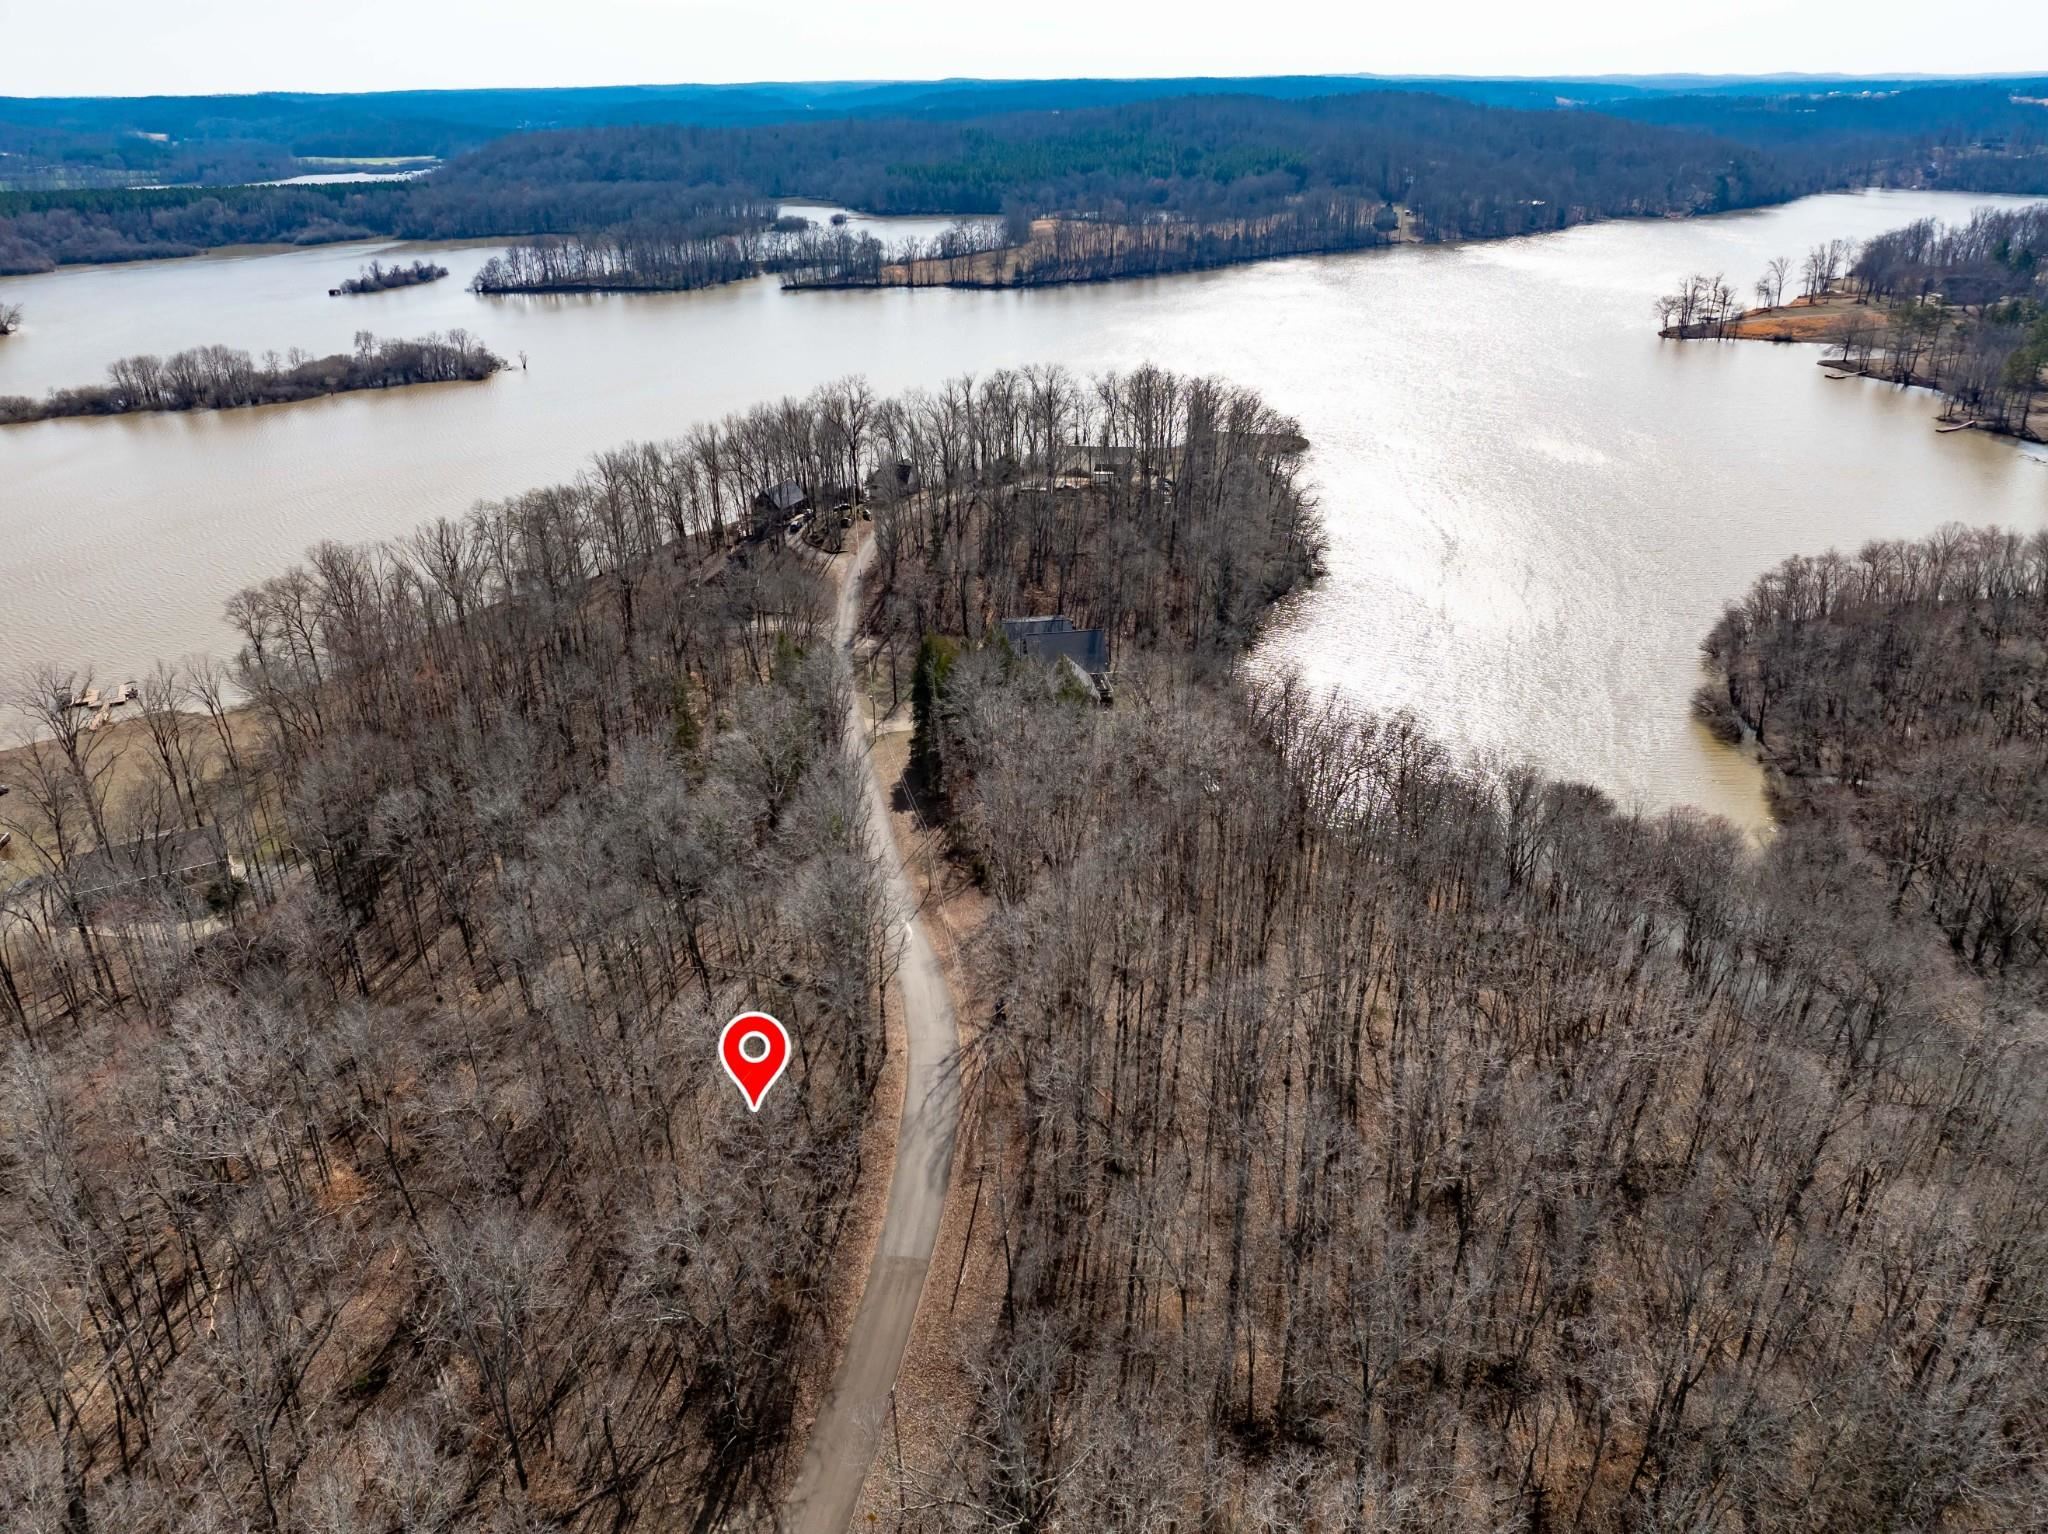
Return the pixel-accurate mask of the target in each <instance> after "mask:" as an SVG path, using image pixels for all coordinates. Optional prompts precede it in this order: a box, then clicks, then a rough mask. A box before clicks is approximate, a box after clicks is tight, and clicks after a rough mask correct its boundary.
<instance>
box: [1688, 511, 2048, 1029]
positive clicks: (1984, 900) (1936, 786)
mask: <svg viewBox="0 0 2048 1534" xmlns="http://www.w3.org/2000/svg"><path fill="white" fill-rule="evenodd" d="M2044 643H2048V535H2043V534H2040V533H2036V534H2033V535H2031V536H2022V535H2020V534H2018V533H2013V532H2007V531H2003V530H2000V529H1995V528H1983V529H1978V530H1970V529H1965V528H1962V527H1951V528H1948V529H1946V530H1944V531H1943V532H1941V533H1938V534H1936V535H1935V536H1934V537H1932V538H1929V539H1926V540H1923V541H1920V542H1913V543H1896V542H1888V543H1873V544H1871V545H1869V546H1867V547H1866V548H1864V549H1862V550H1861V551H1860V552H1859V553H1857V554H1856V555H1855V556H1853V557H1850V556H1845V555H1842V554H1837V553H1829V554H1825V555H1822V556H1820V557H1818V558H1813V559H1807V558H1799V559H1791V560H1787V561H1786V562H1785V563H1784V564H1782V565H1780V566H1779V567H1778V568H1777V569H1775V570H1773V571H1771V572H1770V573H1769V574H1768V575H1766V576H1765V577H1764V578H1763V579H1762V580H1760V581H1759V582H1757V584H1756V586H1755V587H1754V588H1753V589H1752V590H1751V592H1750V593H1749V595H1748V596H1747V597H1746V598H1745V599H1744V600H1743V601H1742V602H1741V603H1739V604H1737V605H1734V606H1731V607H1730V608H1729V609H1728V611H1727V613H1726V615H1725V616H1724V617H1723V618H1722V620H1721V622H1720V623H1719V624H1718V625H1717V626H1716V627H1715V629H1714V632H1713V634H1712V635H1711V636H1710V637H1709V639H1708V641H1707V650H1708V654H1709V655H1710V657H1711V658H1712V659H1713V661H1714V663H1715V664H1716V666H1717V667H1718V668H1719V669H1720V670H1721V672H1722V674H1723V676H1724V677H1725V678H1726V683H1725V686H1724V687H1723V688H1721V689H1720V691H1719V692H1718V693H1716V694H1714V695H1713V696H1711V697H1710V698H1709V700H1708V701H1709V703H1710V705H1711V706H1713V707H1716V708H1719V709H1723V710H1727V711H1729V712H1731V713H1732V714H1733V715H1734V716H1736V717H1737V718H1738V719H1739V720H1740V722H1741V723H1742V724H1744V725H1746V726H1747V727H1748V728H1749V729H1751V730H1753V731H1754V732H1755V733H1756V735H1757V736H1758V738H1759V739H1760V740H1761V742H1762V745H1763V749H1764V751H1765V753H1766V756H1767V757H1768V759H1769V760H1770V761H1771V762H1772V763H1773V764H1774V765H1775V766H1776V768H1777V769H1778V771H1779V773H1780V774H1781V777H1780V780H1779V781H1780V782H1781V783H1782V785H1783V792H1782V796H1781V797H1783V798H1784V799H1785V800H1786V802H1787V807H1788V809H1790V810H1791V811H1792V812H1793V813H1795V814H1798V815H1801V816H1807V817H1812V818H1815V819H1817V820H1820V821H1823V822H1827V823H1830V824H1832V825H1835V826H1837V827H1838V828H1839V834H1840V835H1842V836H1843V837H1844V838H1846V839H1847V840H1848V841H1849V842H1850V843H1851V844H1852V845H1854V846H1855V847H1856V848H1857V849H1858V852H1859V854H1860V855H1861V859H1862V860H1863V861H1865V862H1867V863H1868V865H1869V868H1870V871H1871V876H1872V877H1873V878H1874V879H1877V880H1879V881H1880V882H1881V884H1882V887H1883V891H1884V894H1885V896H1886V899H1887V903H1888V904H1887V908H1888V910H1890V911H1891V912H1894V913H1899V912H1905V911H1912V912H1924V913H1925V914H1926V916H1927V917H1928V918H1929V919H1930V920H1931V922H1932V924H1933V925H1934V927H1935V928H1936V929H1938V930H1939V931H1940V933H1941V934H1942V935H1943V937H1945V938H1946V939H1947V941H1948V943H1949V945H1950V947H1951V948H1952V950H1953V951H1954V953H1955V955H1956V957H1957V959H1958V960H1959V961H1961V962H1962V963H1964V964H1965V965H1966V966H1968V967H1969V968H1970V969H1971V970H1972V971H1974V972H1982V973H1985V974H1988V975H1991V976H1995V977H2000V978H2002V979H2005V980H2006V981H2007V982H2008V983H2009V984H2011V985H2014V986H2020V987H2023V988H2024V989H2025V990H2026V992H2027V993H2028V994H2031V990H2032V987H2033V986H2034V983H2035V979H2036V977H2037V975H2038V973H2039V971H2040V969H2041V966H2042V965H2043V963H2044V961H2048V851H2044V845H2043V840H2042V831H2043V826H2044V823H2048V801H2044V798H2043V785H2044V782H2048V776H2044V770H2048V714H2044V710H2043V703H2044V700H2043V698H2042V696H2041V691H2040V681H2039V678H2040V667H2041V656H2042V653H2043V651H2042V646H2043V644H2044Z"/></svg>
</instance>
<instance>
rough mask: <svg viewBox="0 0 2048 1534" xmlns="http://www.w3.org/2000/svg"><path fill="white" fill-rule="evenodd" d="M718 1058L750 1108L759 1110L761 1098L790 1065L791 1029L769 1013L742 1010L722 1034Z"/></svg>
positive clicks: (751, 1111)
mask: <svg viewBox="0 0 2048 1534" xmlns="http://www.w3.org/2000/svg"><path fill="white" fill-rule="evenodd" d="M718 1058H719V1059H721V1060H723V1061H724V1062H725V1074H726V1075H728V1076H730V1077H732V1080H733V1085H734V1086H736V1087H738V1088H739V1089H740V1095H741V1096H742V1097H744V1098H745V1099H746V1100H747V1111H748V1112H749V1113H759V1112H760V1111H761V1099H762V1098H764V1097H766V1096H767V1095H768V1089H769V1088H770V1087H772V1086H774V1085H775V1083H776V1081H777V1080H778V1079H779V1078H780V1077H781V1075H782V1068H783V1067H784V1066H786V1065H788V1064H789V1031H788V1030H787V1029H786V1028H784V1027H783V1026H782V1024H780V1023H778V1022H777V1021H775V1019H774V1018H772V1017H770V1016H769V1015H768V1014H767V1013H766V1012H742V1013H741V1014H740V1015H739V1016H738V1017H736V1018H734V1019H733V1020H732V1021H731V1022H729V1023H727V1024H726V1025H725V1032H723V1033H721V1034H720V1035H719V1036H718Z"/></svg>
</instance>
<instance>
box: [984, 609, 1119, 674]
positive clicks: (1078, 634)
mask: <svg viewBox="0 0 2048 1534" xmlns="http://www.w3.org/2000/svg"><path fill="white" fill-rule="evenodd" d="M1003 637H1004V638H1005V639H1007V640H1008V641H1009V642H1010V648H1011V649H1013V650H1015V651H1016V652H1017V653H1018V654H1019V655H1028V656H1030V657H1031V659H1033V660H1035V661H1043V662H1045V663H1047V664H1048V665H1057V664H1058V663H1059V661H1060V659H1061V658H1062V657H1065V658H1066V659H1068V660H1071V661H1072V662H1073V663H1074V664H1075V665H1077V666H1079V667H1080V668H1081V669H1082V670H1083V671H1085V672H1087V673H1088V675H1090V676H1101V675H1102V674H1103V672H1105V671H1107V670H1108V669H1109V635H1108V634H1107V633H1105V632H1104V631H1103V630H1101V629H1077V628H1075V627H1074V625H1073V623H1072V622H1071V621H1070V620H1068V619H1066V618H1052V617H1041V618H1005V619H1004V620H1003Z"/></svg>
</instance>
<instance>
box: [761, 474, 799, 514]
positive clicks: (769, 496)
mask: <svg viewBox="0 0 2048 1534" xmlns="http://www.w3.org/2000/svg"><path fill="white" fill-rule="evenodd" d="M754 509H755V510H756V511H761V512H767V513H769V514H770V515H781V516H784V517H793V516H795V515H796V514H797V513H798V512H800V511H809V510H810V509H811V498H810V497H809V496H808V495H805V494H804V487H803V486H802V485H800V484H798V483H797V482H796V481H795V480H793V479H785V480H784V481H782V483H780V484H778V485H769V486H768V487H767V488H766V489H764V490H762V491H761V492H760V493H759V494H758V495H756V496H755V497H754Z"/></svg>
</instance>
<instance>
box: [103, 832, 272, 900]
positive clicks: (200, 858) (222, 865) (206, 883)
mask: <svg viewBox="0 0 2048 1534" xmlns="http://www.w3.org/2000/svg"><path fill="white" fill-rule="evenodd" d="M64 873H65V876H66V878H67V879H68V881H69V882H70V885H71V888H72V889H73V890H75V891H76V892H77V895H78V899H79V900H80V901H81V902H91V903H93V904H99V903H101V902H104V901H108V900H115V899H120V898H122V897H125V896H129V895H165V894H171V893H173V892H176V891H179V890H196V891H201V892H210V891H211V890H213V889H214V888H215V887H216V886H221V887H225V886H226V885H228V884H229V883H230V882H231V881H233V880H234V879H237V878H239V877H240V876H241V868H240V867H239V866H238V865H237V863H236V861H235V860H234V859H233V858H231V857H229V856H228V852H227V847H226V844H225V843H223V842H222V841H221V839H220V835H219V833H218V832H216V831H215V830H214V829H213V828H212V827H210V826H201V827H199V828H198V829H196V830H190V831H163V832H159V833H158V834H157V835H155V836H144V837H138V838H137V839H136V840H134V841H132V842H122V843H120V844H118V845H116V846H112V847H98V848H95V849H94V850H93V851H91V852H83V853H80V854H79V855H78V856H77V857H75V858H72V859H71V860H70V861H69V862H67V863H66V864H65V865H64Z"/></svg>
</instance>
